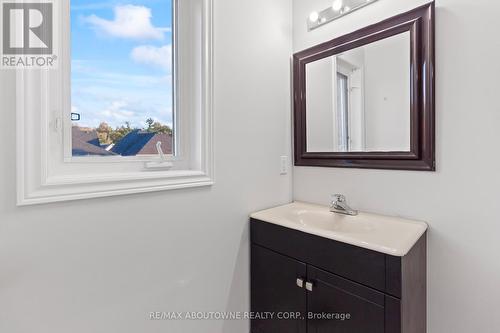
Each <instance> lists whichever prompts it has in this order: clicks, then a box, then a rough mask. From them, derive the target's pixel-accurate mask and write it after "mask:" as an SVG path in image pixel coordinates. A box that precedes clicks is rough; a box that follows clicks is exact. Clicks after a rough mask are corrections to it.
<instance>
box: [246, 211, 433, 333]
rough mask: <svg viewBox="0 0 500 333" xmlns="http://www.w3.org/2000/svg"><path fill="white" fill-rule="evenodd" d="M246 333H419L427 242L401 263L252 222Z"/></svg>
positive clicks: (398, 259)
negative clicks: (249, 317) (248, 331)
mask: <svg viewBox="0 0 500 333" xmlns="http://www.w3.org/2000/svg"><path fill="white" fill-rule="evenodd" d="M251 240H252V245H251V310H252V313H253V315H254V319H253V320H252V322H251V327H252V331H251V332H252V333H306V332H307V333H337V332H339V333H424V332H425V331H426V236H425V235H424V236H422V237H421V238H420V240H419V241H418V242H417V244H416V245H415V246H414V247H413V249H412V250H411V251H410V252H409V253H408V255H406V256H405V257H402V258H401V257H394V256H389V255H386V254H383V253H379V252H375V251H371V250H367V249H363V248H359V247H355V246H352V245H348V244H344V243H340V242H336V241H333V240H329V239H325V238H321V237H318V236H314V235H310V234H306V233H303V232H300V231H296V230H292V229H288V228H284V227H281V226H278V225H274V224H270V223H267V222H262V221H258V220H254V219H252V220H251Z"/></svg>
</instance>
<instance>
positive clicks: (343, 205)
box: [330, 194, 358, 216]
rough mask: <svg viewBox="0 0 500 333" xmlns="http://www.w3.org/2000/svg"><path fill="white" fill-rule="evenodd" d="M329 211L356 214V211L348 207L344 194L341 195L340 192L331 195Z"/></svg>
mask: <svg viewBox="0 0 500 333" xmlns="http://www.w3.org/2000/svg"><path fill="white" fill-rule="evenodd" d="M330 212H332V213H338V214H344V215H350V216H356V215H358V211H357V210H354V209H352V208H351V207H349V205H348V204H347V200H346V198H345V196H343V195H342V194H334V195H332V203H331V205H330Z"/></svg>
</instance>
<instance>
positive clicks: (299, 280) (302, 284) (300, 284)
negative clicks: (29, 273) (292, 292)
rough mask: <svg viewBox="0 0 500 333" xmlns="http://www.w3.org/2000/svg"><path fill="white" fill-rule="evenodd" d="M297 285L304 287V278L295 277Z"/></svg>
mask: <svg viewBox="0 0 500 333" xmlns="http://www.w3.org/2000/svg"><path fill="white" fill-rule="evenodd" d="M297 287H299V288H304V280H303V279H301V278H297Z"/></svg>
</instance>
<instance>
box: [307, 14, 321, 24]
mask: <svg viewBox="0 0 500 333" xmlns="http://www.w3.org/2000/svg"><path fill="white" fill-rule="evenodd" d="M318 19H319V14H318V12H312V13H311V15H309V21H311V22H317V21H318Z"/></svg>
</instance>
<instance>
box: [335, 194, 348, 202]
mask: <svg viewBox="0 0 500 333" xmlns="http://www.w3.org/2000/svg"><path fill="white" fill-rule="evenodd" d="M332 202H346V197H345V195H343V194H332Z"/></svg>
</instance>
